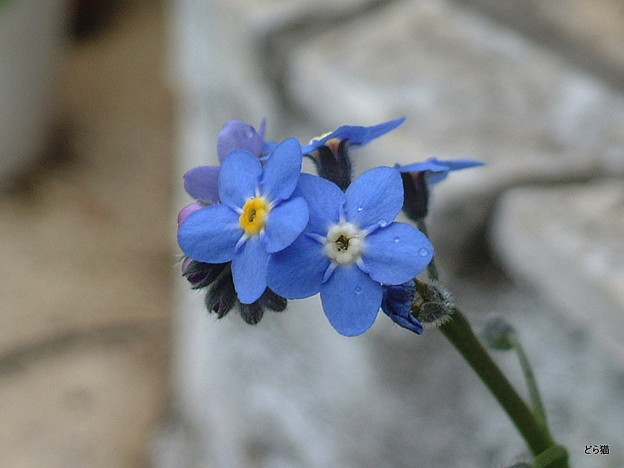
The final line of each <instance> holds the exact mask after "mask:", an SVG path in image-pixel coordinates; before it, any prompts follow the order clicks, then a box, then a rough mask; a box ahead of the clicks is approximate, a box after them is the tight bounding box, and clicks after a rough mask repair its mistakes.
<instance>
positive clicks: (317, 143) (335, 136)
mask: <svg viewBox="0 0 624 468" xmlns="http://www.w3.org/2000/svg"><path fill="white" fill-rule="evenodd" d="M403 122H405V117H402V118H400V119H395V120H390V121H388V122H384V123H381V124H378V125H373V126H372V127H359V126H352V125H343V126H341V127H338V128H337V129H336V130H334V131H333V132H330V133H328V134H326V135H323V136H322V137H319V138H315V139H313V140H312V141H311V142H310V143H309V144H307V145H305V146H303V147H302V148H301V151H302V153H303V154H310V153H312V152H314V151H316V150H317V149H318V148H320V147H321V146H328V144H329V145H331V144H332V142H335V144H337V143H339V142H341V141H347V143H348V145H349V146H364V145H365V144H367V143H369V142H370V141H371V140H374V139H375V138H379V137H380V136H383V135H385V134H386V133H388V132H390V131H392V130H394V129H395V128H397V127H398V126H399V125H401V124H402V123H403Z"/></svg>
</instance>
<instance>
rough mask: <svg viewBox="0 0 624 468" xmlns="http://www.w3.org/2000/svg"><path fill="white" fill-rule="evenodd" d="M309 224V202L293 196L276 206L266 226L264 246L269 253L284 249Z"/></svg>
mask: <svg viewBox="0 0 624 468" xmlns="http://www.w3.org/2000/svg"><path fill="white" fill-rule="evenodd" d="M307 224H308V204H307V202H306V201H305V200H304V199H303V198H301V197H297V198H292V199H290V200H287V201H285V202H282V203H280V204H279V205H277V206H276V207H274V208H273V209H272V210H271V212H270V213H269V215H268V217H267V222H266V225H265V226H264V234H265V237H264V246H265V248H266V251H267V252H269V253H274V252H279V251H280V250H284V249H285V248H286V247H288V246H289V245H290V244H292V243H293V242H294V240H295V239H296V238H297V236H299V234H301V232H302V231H303V230H304V229H305V227H306V225H307Z"/></svg>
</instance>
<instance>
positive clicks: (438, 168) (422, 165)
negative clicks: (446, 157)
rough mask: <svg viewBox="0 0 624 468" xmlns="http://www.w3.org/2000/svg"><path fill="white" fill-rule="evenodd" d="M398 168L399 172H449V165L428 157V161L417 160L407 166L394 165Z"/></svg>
mask: <svg viewBox="0 0 624 468" xmlns="http://www.w3.org/2000/svg"><path fill="white" fill-rule="evenodd" d="M394 168H395V169H396V170H398V171H399V172H423V171H427V172H447V171H448V166H446V165H444V164H438V163H436V162H434V161H433V159H428V160H426V161H422V162H417V163H413V164H407V165H405V166H401V165H399V164H396V165H395V166H394Z"/></svg>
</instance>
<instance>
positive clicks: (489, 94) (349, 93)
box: [287, 0, 624, 203]
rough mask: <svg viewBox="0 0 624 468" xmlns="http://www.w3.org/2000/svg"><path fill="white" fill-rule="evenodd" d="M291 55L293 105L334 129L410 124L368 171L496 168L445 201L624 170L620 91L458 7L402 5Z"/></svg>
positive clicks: (451, 190) (436, 2)
mask: <svg viewBox="0 0 624 468" xmlns="http://www.w3.org/2000/svg"><path fill="white" fill-rule="evenodd" d="M289 60H290V62H291V72H290V75H289V79H288V82H287V85H288V90H289V92H290V95H291V98H292V99H293V101H295V102H296V103H297V104H298V105H299V106H300V108H301V109H304V110H306V111H308V112H309V113H310V114H311V115H312V116H314V117H315V118H316V119H317V120H318V121H319V122H321V123H322V124H323V125H326V126H327V127H329V128H332V127H335V126H337V125H340V124H343V123H353V124H372V123H375V122H379V121H382V120H384V119H390V118H394V117H398V116H402V115H404V116H407V117H408V122H407V123H406V124H405V125H404V126H403V127H402V128H400V129H398V130H397V131H396V132H394V133H393V134H392V135H389V136H387V137H384V139H383V141H381V140H380V142H379V143H378V145H381V146H377V147H376V150H375V151H374V152H370V153H367V155H368V158H367V159H365V160H363V161H362V166H365V167H368V166H369V165H373V164H378V163H385V164H389V163H393V162H394V161H396V160H398V161H400V162H408V161H414V160H421V159H425V158H428V157H438V158H456V157H464V158H473V159H477V160H481V161H484V162H486V163H487V164H488V165H487V167H485V168H483V169H480V170H478V171H476V170H475V171H472V172H471V173H470V176H466V178H465V179H464V178H462V182H458V183H455V184H452V185H447V186H446V187H441V188H440V190H438V195H437V197H438V198H439V199H441V200H445V199H447V198H450V199H457V198H458V197H461V199H462V201H463V200H466V197H467V196H469V195H470V194H486V195H488V196H491V195H492V194H494V193H496V192H497V191H498V190H500V189H501V188H502V187H506V186H509V185H513V184H516V183H518V182H520V181H524V180H532V181H538V180H542V181H543V180H566V179H575V178H582V177H587V176H589V175H593V174H606V173H613V172H619V173H622V172H623V171H624V163H623V161H624V153H623V151H624V150H623V149H622V148H624V130H623V129H624V100H623V99H622V97H621V96H620V95H618V94H616V93H614V92H613V91H612V90H611V89H610V88H609V87H607V86H606V85H604V84H603V83H601V82H600V81H598V80H596V79H594V78H593V77H592V76H590V75H588V74H585V73H583V72H581V71H579V70H578V69H577V68H575V67H574V66H572V65H570V64H569V63H568V62H566V61H565V60H563V59H562V58H561V57H560V56H558V55H557V54H556V53H553V52H552V51H550V50H546V49H543V48H540V47H539V46H537V45H535V44H534V43H532V42H531V41H530V40H528V39H526V38H525V37H522V36H520V35H519V34H518V33H515V32H513V31H511V30H509V29H506V28H504V27H502V26H500V25H498V24H495V23H494V22H492V21H490V20H488V19H487V18H484V17H481V16H479V15H478V14H476V13H475V12H474V11H471V10H468V9H464V8H461V7H458V6H457V5H455V4H454V3H452V2H449V1H444V0H425V1H420V2H404V1H401V2H394V3H393V4H392V5H389V6H388V7H387V8H383V9H382V8H379V9H377V10H375V11H373V12H371V13H370V14H368V15H366V16H362V17H359V18H358V19H357V20H354V21H352V22H350V23H347V24H339V25H337V26H336V27H335V28H333V29H332V30H331V31H329V32H324V33H323V34H322V35H319V36H317V37H314V38H310V39H309V40H307V41H303V42H302V43H301V44H300V45H299V46H295V47H292V49H291V53H290V56H289ZM458 180H459V179H458ZM440 203H442V201H440Z"/></svg>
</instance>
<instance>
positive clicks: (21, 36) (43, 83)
mask: <svg viewBox="0 0 624 468" xmlns="http://www.w3.org/2000/svg"><path fill="white" fill-rule="evenodd" d="M65 13H66V8H65V0H0V187H1V186H2V185H4V184H6V182H7V180H8V179H9V178H10V177H11V176H12V175H14V174H16V173H18V172H19V171H20V170H23V169H24V168H25V167H26V166H27V165H28V163H29V162H31V161H32V160H33V159H35V158H37V157H38V156H40V155H41V153H42V151H43V149H44V145H45V143H46V139H47V138H48V134H49V131H50V128H51V125H52V123H53V120H54V119H55V118H56V116H57V109H58V106H57V101H58V96H57V94H58V93H57V92H56V91H57V78H58V72H59V69H60V65H61V58H62V51H63V45H64V23H65V21H64V20H65Z"/></svg>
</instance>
